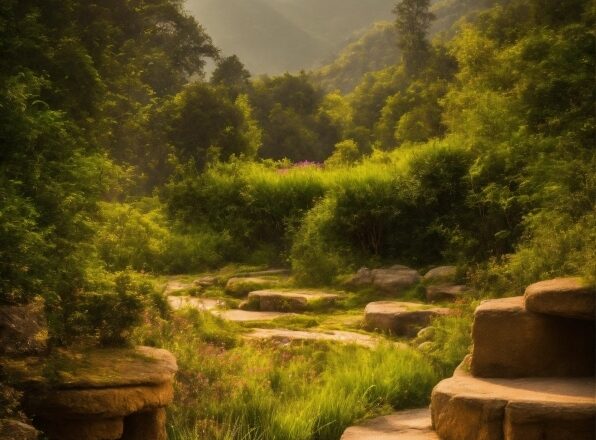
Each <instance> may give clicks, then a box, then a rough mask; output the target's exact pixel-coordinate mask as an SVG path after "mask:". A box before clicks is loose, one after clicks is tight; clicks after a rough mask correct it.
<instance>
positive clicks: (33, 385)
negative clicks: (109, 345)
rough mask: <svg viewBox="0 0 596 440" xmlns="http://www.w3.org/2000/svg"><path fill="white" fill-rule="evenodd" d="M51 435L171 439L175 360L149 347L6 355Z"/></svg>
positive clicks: (30, 409) (92, 439)
mask: <svg viewBox="0 0 596 440" xmlns="http://www.w3.org/2000/svg"><path fill="white" fill-rule="evenodd" d="M2 366H3V368H4V369H5V370H6V371H7V373H8V374H9V375H10V376H11V377H12V378H14V380H15V381H16V383H17V384H18V386H20V387H21V388H23V389H24V391H25V399H24V404H23V406H24V408H25V410H26V412H27V413H29V414H33V415H35V425H36V426H37V427H39V428H40V429H41V430H42V431H43V432H44V434H45V435H46V436H47V437H48V438H49V439H50V440H120V439H125V440H140V439H149V438H150V439H155V440H166V438H167V437H166V432H165V418H164V412H163V408H164V407H165V406H166V405H168V404H169V403H170V402H171V401H172V399H173V379H174V374H175V372H176V370H177V366H176V360H175V359H174V357H173V356H172V355H171V354H170V353H169V352H167V351H165V350H160V349H156V348H150V347H138V348H136V349H104V350H92V351H85V352H73V351H66V350H61V351H57V352H56V353H54V354H52V356H50V357H48V358H29V359H19V360H15V359H2Z"/></svg>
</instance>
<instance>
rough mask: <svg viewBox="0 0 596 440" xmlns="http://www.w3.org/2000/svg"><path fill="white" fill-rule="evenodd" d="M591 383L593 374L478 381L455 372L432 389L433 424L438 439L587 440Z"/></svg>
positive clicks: (593, 412) (595, 409)
mask: <svg viewBox="0 0 596 440" xmlns="http://www.w3.org/2000/svg"><path fill="white" fill-rule="evenodd" d="M594 387H595V382H594V378H593V377H591V378H563V379H562V378H527V379H479V378H475V377H472V376H469V375H462V374H460V375H458V376H456V377H452V378H450V379H446V380H444V381H442V382H440V383H439V384H438V385H437V386H436V387H435V389H434V390H433V393H432V398H431V400H432V404H431V408H432V418H433V424H434V427H435V430H436V432H437V434H438V435H439V436H440V438H441V439H443V440H477V439H484V440H502V439H503V438H506V439H514V440H524V439H526V440H527V439H591V438H594V434H595V432H594V417H595V416H596V399H595V397H594V389H595V388H594ZM505 433H507V436H506V435H505ZM556 433H564V435H562V436H560V435H559V436H557V435H556Z"/></svg>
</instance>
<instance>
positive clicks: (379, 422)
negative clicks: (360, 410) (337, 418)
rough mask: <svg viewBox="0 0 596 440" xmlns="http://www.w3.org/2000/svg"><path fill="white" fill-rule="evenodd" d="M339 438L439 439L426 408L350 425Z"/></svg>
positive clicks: (375, 439) (344, 439)
mask: <svg viewBox="0 0 596 440" xmlns="http://www.w3.org/2000/svg"><path fill="white" fill-rule="evenodd" d="M341 440H439V437H438V436H437V435H436V434H435V433H434V432H433V430H432V427H431V418H430V411H429V409H428V408H422V409H413V410H409V411H400V412H396V413H393V414H390V415H388V416H382V417H377V418H375V419H371V420H367V421H365V422H363V423H362V424H361V425H357V426H352V427H350V428H348V429H346V431H345V432H344V433H343V435H342V436H341Z"/></svg>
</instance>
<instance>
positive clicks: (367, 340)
mask: <svg viewBox="0 0 596 440" xmlns="http://www.w3.org/2000/svg"><path fill="white" fill-rule="evenodd" d="M245 338H247V339H271V340H276V341H281V342H290V341H335V342H339V343H342V344H356V345H360V346H363V347H368V348H370V347H374V346H376V345H377V344H378V342H379V341H378V339H376V338H374V337H372V336H369V335H363V334H362V333H355V332H346V331H339V330H333V331H329V332H307V331H299V330H287V329H275V328H271V329H269V328H267V329H265V328H256V329H254V330H253V331H252V332H250V333H247V334H246V335H245Z"/></svg>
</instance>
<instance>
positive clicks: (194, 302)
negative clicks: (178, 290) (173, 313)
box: [168, 296, 223, 311]
mask: <svg viewBox="0 0 596 440" xmlns="http://www.w3.org/2000/svg"><path fill="white" fill-rule="evenodd" d="M168 304H169V305H170V307H171V308H172V309H174V310H180V309H183V308H185V307H191V308H194V309H197V310H201V311H206V310H215V309H217V308H218V307H220V306H222V305H223V302H222V301H221V300H219V299H213V298H197V297H194V296H168Z"/></svg>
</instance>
